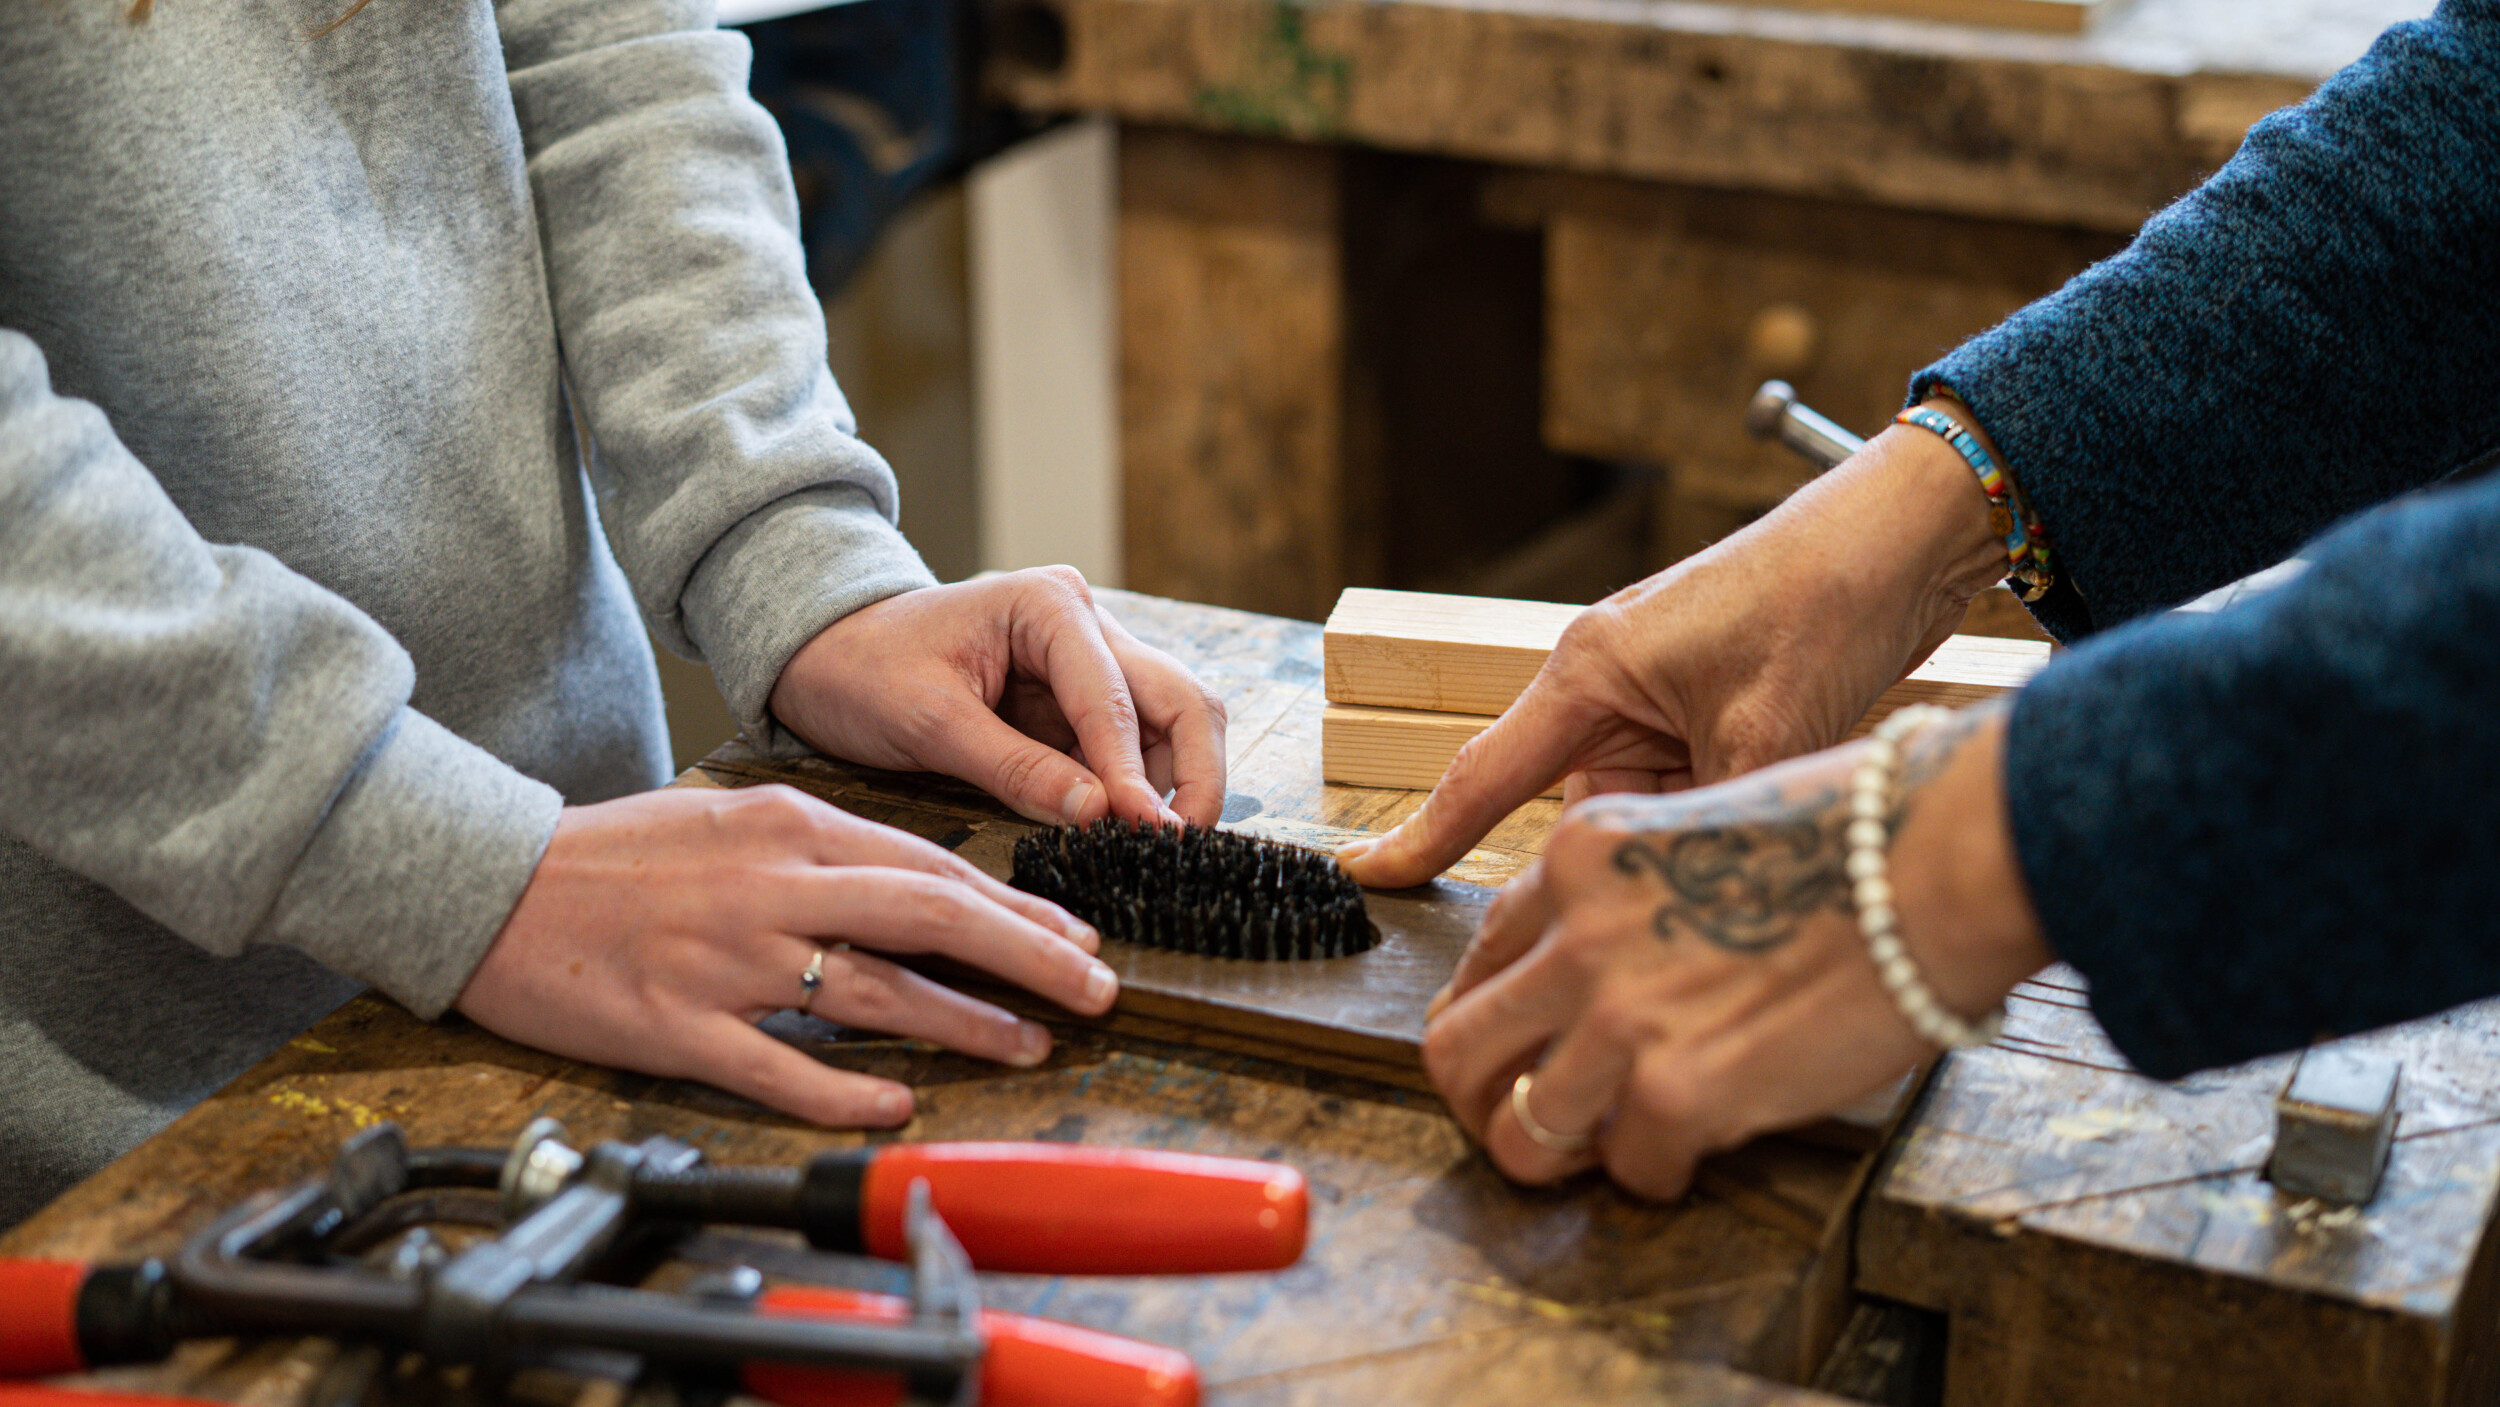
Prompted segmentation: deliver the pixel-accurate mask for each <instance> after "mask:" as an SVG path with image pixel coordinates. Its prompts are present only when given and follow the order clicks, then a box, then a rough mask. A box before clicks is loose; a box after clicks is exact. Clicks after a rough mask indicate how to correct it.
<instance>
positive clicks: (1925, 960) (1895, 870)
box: [1891, 708, 2056, 1015]
mask: <svg viewBox="0 0 2500 1407" xmlns="http://www.w3.org/2000/svg"><path fill="white" fill-rule="evenodd" d="M1964 720H1969V721H1967V722H1966V721H1964ZM2005 720H2006V710H2005V709H2003V708H1988V709H1986V710H1984V712H1979V713H1978V714H1977V715H1976V716H1975V717H1974V716H1973V715H1972V714H1965V715H1963V718H1962V719H1955V720H1949V721H1947V722H1945V723H1943V724H1939V725H1937V726H1936V727H1934V728H1932V729H1930V730H1929V731H1930V733H1931V735H1934V736H1930V737H1928V738H1923V739H1921V738H1914V739H1912V740H1911V745H1912V748H1913V750H1914V753H1923V754H1928V756H1927V757H1926V758H1924V759H1923V760H1918V761H1914V763H1913V766H1912V769H1911V772H1912V776H1911V781H1910V784H1909V790H1908V794H1907V796H1906V797H1905V800H1904V803H1903V816H1902V820H1901V823H1900V826H1899V828H1898V829H1897V830H1896V831H1895V833H1894V837H1893V842H1892V854H1891V869H1892V886H1893V892H1894V896H1895V898H1894V903H1895V906H1896V908H1897V909H1898V910H1899V913H1900V919H1901V932H1902V939H1903V942H1904V943H1906V944H1907V945H1908V947H1909V950H1910V952H1911V955H1912V956H1913V958H1914V959H1915V960H1916V961H1917V962H1918V964H1919V966H1920V968H1921V969H1922V970H1923V971H1924V972H1925V973H1926V974H1927V979H1928V981H1929V983H1930V985H1932V986H1933V987H1934V988H1935V990H1936V993H1937V995H1938V996H1939V997H1941V998H1942V999H1943V1001H1944V1002H1945V1004H1946V1005H1947V1006H1948V1007H1950V1008H1951V1009H1952V1010H1954V1011H1956V1012H1959V1013H1963V1014H1965V1015H1967V1014H1970V1013H1974V1012H1980V1011H1985V1010H1987V1009H1989V1008H1991V1007H1993V1006H1995V1005H1996V1003H1997V1002H1998V1001H1999V1000H2001V999H2002V998H2003V997H2004V995H2005V994H2006V992H2008V991H2010V990H2012V988H2013V986H2014V984H2015V983H2017V982H2019V981H2021V980H2022V979H2024V978H2025V977H2028V976H2030V975H2031V974H2032V973H2034V972H2037V971H2039V970H2040V969H2041V968H2043V967H2045V966H2047V965H2048V964H2049V963H2051V962H2053V961H2055V959H2056V955H2055V954H2054V953H2052V952H2050V951H2049V947H2048V942H2047V940H2046V938H2045V937H2044V936H2043V934H2042V932H2041V928H2040V920H2039V915H2038V914H2037V913H2036V912H2035V911H2034V909H2033V908H2032V903H2031V892H2030V889H2029V886H2028V885H2027V884H2026V883H2025V882H2024V879H2023V873H2022V864H2021V861H2020V859H2019V857H2018V856H2017V854H2016V852H2015V849H2014V834H2013V826H2012V822H2011V819H2010V817H2009V815H2008V813H2007V810H2006V806H2005V793H2004V784H2003V777H2004V753H2005ZM1939 754H1940V755H1939Z"/></svg>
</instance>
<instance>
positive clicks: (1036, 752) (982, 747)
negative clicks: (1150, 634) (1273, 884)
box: [772, 567, 1224, 826]
mask: <svg viewBox="0 0 2500 1407" xmlns="http://www.w3.org/2000/svg"><path fill="white" fill-rule="evenodd" d="M772 711H773V716H774V717H776V718H778V719H780V720H781V723H782V726H784V727H786V728H788V729H789V730H790V731H791V732H793V733H795V734H797V735H798V736H799V737H800V738H802V739H805V740H806V741H807V743H808V744H809V745H810V746H812V747H815V748H816V749H818V750H819V751H822V752H825V753H829V754H831V755H833V756H835V757H842V758H848V759H849V760H851V761H853V762H859V763H865V764H866V765H868V766H871V767H885V768H890V769H893V770H896V771H927V772H943V773H945V774H947V775H948V776H952V777H961V778H962V779H964V780H965V781H968V782H971V783H973V784H974V785H975V786H979V787H981V788H983V789H985V790H987V791H988V792H989V793H990V794H991V795H993V796H995V797H997V798H998V799H999V800H1001V801H1003V802H1005V803H1007V804H1008V805H1009V806H1012V807H1014V808H1015V809H1016V811H1017V812H1018V813H1019V814H1022V815H1024V816H1027V817H1030V818H1032V819H1034V820H1037V821H1044V822H1049V823H1052V824H1067V825H1082V824H1084V823H1086V822H1089V821H1093V820H1097V819H1099V818H1101V817H1102V816H1105V815H1116V816H1119V817H1121V818H1122V819H1124V820H1128V821H1136V822H1149V821H1151V822H1160V823H1165V824H1179V823H1181V822H1184V821H1186V822H1188V823H1190V824H1192V825H1200V826H1211V825H1214V824H1215V823H1216V821H1217V820H1218V819H1219V818H1220V817H1221V816H1222V815H1223V811H1224V705H1223V703H1222V702H1221V701H1220V700H1218V699H1217V698H1216V697H1215V695H1214V694H1212V693H1210V692H1209V691H1208V690H1207V687H1206V686H1205V685H1204V684H1201V683H1199V682H1198V680H1197V679H1196V678H1195V677H1194V676H1192V675H1191V674H1190V672H1189V671H1188V670H1186V669H1183V668H1182V667H1181V666H1180V664H1179V663H1178V662H1177V661H1175V660H1174V659H1173V658H1172V657H1171V656H1169V655H1167V654H1165V653H1163V652H1162V651H1161V650H1157V649H1153V648H1151V647H1149V646H1147V645H1144V644H1141V643H1139V641H1138V640H1137V638H1136V637H1135V636H1132V635H1130V634H1129V633H1128V631H1127V630H1125V629H1123V628H1122V627H1121V625H1120V623H1119V622H1118V621H1115V620H1113V619H1112V618H1111V616H1110V614H1109V613H1108V612H1106V611H1104V610H1103V609H1102V608H1101V607H1100V606H1097V605H1096V604H1095V603H1094V596H1093V592H1092V591H1091V590H1090V589H1089V588H1088V587H1087V586H1086V584H1085V578H1084V577H1083V576H1081V575H1079V574H1078V572H1077V570H1076V569H1075V568H1074V567H1037V568H1033V569H1031V570H1028V571H1021V572H1010V573H1007V574H1006V575H1003V576H996V577H984V578H981V579H978V580H974V581H965V582H957V583H955V584H954V585H951V586H933V587H929V588H926V589H924V590H920V591H910V592H905V593H904V594H903V595H900V596H895V597H890V598H888V599H886V600H883V601H880V602H878V603H877V604H875V605H873V606H867V607H864V608H862V609H860V610H857V611H854V612H852V613H851V614H850V615H847V616H845V617H843V618H842V619H841V620H838V621H836V622H834V623H833V624H832V625H829V626H827V627H826V628H825V629H824V630H823V631H821V632H819V633H818V634H817V635H816V637H815V638H814V639H812V640H810V641H808V642H807V644H805V645H804V646H802V647H800V649H799V652H798V654H797V655H795V656H793V657H792V658H791V660H790V663H789V664H788V665H786V666H785V667H784V668H783V669H782V671H781V678H780V680H779V681H778V682H777V683H775V684H774V686H773V693H772ZM1166 792H1169V793H1170V794H1171V797H1172V801H1171V805H1169V806H1168V807H1167V806H1166V805H1165V804H1164V802H1163V795H1164V793H1166Z"/></svg>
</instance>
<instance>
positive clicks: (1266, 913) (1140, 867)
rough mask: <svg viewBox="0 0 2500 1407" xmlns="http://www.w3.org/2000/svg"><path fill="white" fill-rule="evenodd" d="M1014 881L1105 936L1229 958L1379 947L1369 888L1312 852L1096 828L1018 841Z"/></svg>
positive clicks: (1225, 837)
mask: <svg viewBox="0 0 2500 1407" xmlns="http://www.w3.org/2000/svg"><path fill="white" fill-rule="evenodd" d="M1007 882H1008V883H1010V884H1012V885H1014V886H1015V887H1016V888H1018V889H1021V890H1024V891H1025V892H1026V893H1029V894H1037V895H1039V896H1041V897H1042V898H1045V899H1048V900H1050V901H1051V902H1052V903H1055V904H1057V905H1059V906H1060V907H1061V908H1063V909H1066V910H1067V911H1068V912H1069V913H1072V914H1074V915H1076V916H1077V917H1078V918H1081V919H1083V920H1085V921H1086V922H1087V923H1090V924H1092V925H1093V926H1094V927H1095V928H1096V929H1098V930H1100V931H1101V933H1102V936H1104V937H1105V938H1116V939H1118V940H1120V941H1121V942H1124V943H1143V944H1145V945H1147V946H1149V947H1156V948H1168V949H1171V950H1173V951H1175V952H1183V953H1204V954H1207V955H1209V956H1213V957H1230V958H1252V959H1273V958H1296V957H1303V958H1307V957H1331V958H1333V957H1351V956H1352V955H1354V954H1356V953H1359V952H1363V951H1364V950H1366V949H1368V948H1370V947H1371V946H1372V945H1374V944H1376V943H1378V942H1379V941H1380V930H1379V929H1377V928H1374V927H1373V926H1372V921H1371V915H1370V914H1369V913H1368V912H1366V911H1365V909H1364V908H1363V891H1362V888H1361V886H1359V885H1357V884H1356V883H1355V882H1354V881H1353V879H1352V878H1350V877H1348V876H1347V874H1346V873H1345V872H1344V871H1343V870H1340V869H1338V868H1337V862H1336V861H1335V860H1334V859H1333V858H1331V857H1329V856H1326V855H1322V854H1319V853H1317V852H1315V851H1310V850H1302V849H1297V848H1295V847H1294V846H1290V845H1279V844H1277V843H1276V842H1274V841H1268V840H1257V839H1253V838H1252V837H1250V836H1245V835H1234V834H1232V833H1231V832H1229V831H1215V830H1202V829H1199V828H1197V827H1195V826H1193V827H1191V828H1189V829H1188V830H1185V831H1181V830H1172V829H1169V828H1165V827H1159V826H1155V827H1149V826H1134V827H1133V826H1130V825H1128V824H1126V823H1125V822H1121V821H1115V820H1110V819H1108V818H1106V819H1104V820H1100V821H1096V822H1094V823H1093V824H1092V825H1090V826H1085V827H1081V828H1080V827H1075V826H1063V827H1061V828H1059V829H1057V830H1046V831H1035V832H1034V833H1032V834H1031V835H1028V836H1025V837H1024V838H1023V839H1021V840H1019V841H1017V842H1016V849H1015V873H1014V874H1013V876H1011V877H1010V878H1009V879H1008V881H1007Z"/></svg>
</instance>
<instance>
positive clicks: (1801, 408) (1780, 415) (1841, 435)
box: [1745, 381, 1866, 469]
mask: <svg viewBox="0 0 2500 1407" xmlns="http://www.w3.org/2000/svg"><path fill="white" fill-rule="evenodd" d="M1745 428H1746V429H1747V430H1748V431H1750V432H1752V434H1753V437H1754V438H1755V439H1758V440H1777V441H1779V442H1780V443H1781V444H1784V445H1786V446H1788V447H1789V448H1790V449H1793V450H1795V451H1796V452H1797V453H1799V454H1801V455H1804V456H1805V457H1806V458H1807V459H1810V460H1812V461H1814V463H1815V464H1817V465H1819V466H1820V467H1822V468H1825V469H1829V468H1831V467H1832V466H1833V465H1835V464H1838V463H1839V462H1840V461H1842V460H1844V459H1847V458H1848V457H1849V456H1851V455H1853V454H1856V453H1857V452H1858V451H1859V450H1860V449H1861V448H1863V447H1864V446H1865V444H1866V441H1864V440H1861V439H1859V438H1858V437H1857V436H1855V435H1852V434H1850V433H1849V432H1848V431H1846V430H1844V429H1842V428H1840V426H1839V424H1838V423H1837V422H1835V421H1833V420H1831V419H1829V418H1828V417H1826V416H1824V415H1822V414H1821V413H1819V412H1818V411H1816V410H1815V409H1814V408H1813V407H1812V406H1809V405H1806V404H1804V403H1802V402H1800V401H1799V400H1798V399H1797V388H1796V387H1794V386H1791V385H1789V384H1788V383H1787V382H1785V381H1765V382H1763V383H1762V386H1761V388H1760V389H1759V390H1756V391H1755V392H1754V393H1753V400H1752V401H1751V402H1750V403H1748V404H1747V405H1746V407H1745Z"/></svg>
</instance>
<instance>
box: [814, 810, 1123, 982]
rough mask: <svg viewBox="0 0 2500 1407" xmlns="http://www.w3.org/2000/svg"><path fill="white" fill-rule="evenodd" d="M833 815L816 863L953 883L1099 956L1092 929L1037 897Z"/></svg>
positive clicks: (965, 863)
mask: <svg viewBox="0 0 2500 1407" xmlns="http://www.w3.org/2000/svg"><path fill="white" fill-rule="evenodd" d="M828 809H830V808H828ZM834 814H835V815H836V816H838V817H840V820H839V821H836V822H835V823H834V824H835V825H836V826H837V827H838V829H837V831H836V832H835V834H834V836H833V843H832V844H830V845H827V846H825V847H823V848H822V849H821V850H819V852H818V853H817V854H816V855H815V856H814V859H815V860H816V862H817V863H818V864H824V865H885V866H889V867H891V868H894V869H904V870H919V871H920V872H922V873H923V874H933V875H937V876H940V877H941V878H945V879H952V880H957V881H960V882H962V883H964V884H967V885H970V886H971V887H972V888H973V889H975V890H977V891H978V892H979V893H980V894H981V896H982V897H983V898H985V899H988V900H990V901H991V902H992V903H995V904H997V905H999V906H1000V907H1001V908H1004V909H1006V910H1008V911H1009V912H1011V913H1014V914H1017V915H1019V916H1020V917H1023V918H1026V919H1029V920H1031V921H1032V922H1034V923H1038V924H1040V925H1041V926H1042V927H1044V928H1047V929H1049V930H1050V931H1051V932H1053V933H1055V934H1057V935H1059V936H1060V937H1062V938H1065V939H1066V940H1067V941H1069V942H1071V943H1073V944H1075V945H1076V946H1077V947H1079V948H1081V949H1083V950H1084V951H1086V952H1087V953H1099V952H1101V951H1102V935H1101V934H1100V933H1097V932H1095V931H1094V927H1093V925H1091V924H1089V923H1087V922H1085V921H1084V920H1083V919H1080V918H1078V917H1077V916H1076V915H1074V914H1072V913H1069V912H1068V911H1067V910H1066V909H1063V908H1061V907H1059V906H1058V905H1057V904H1054V903H1052V902H1050V901H1049V900H1048V899H1045V898H1042V897H1041V896H1040V895H1038V894H1027V893H1025V892H1024V891H1023V890H1021V889H1018V888H1015V887H1014V886H1013V885H1009V884H1005V883H1002V882H1001V881H999V880H995V879H992V878H990V876H988V875H987V874H984V873H982V871H981V869H980V867H979V866H977V865H974V864H973V863H972V862H971V861H970V860H967V859H965V858H964V857H963V856H961V855H958V854H956V853H955V852H953V851H951V850H949V849H947V848H946V847H945V846H943V845H940V844H938V843H937V842H935V841H933V840H923V839H921V838H920V837H919V836H916V835H913V834H912V833H911V832H909V831H901V830H896V829H895V828H894V827H892V826H881V825H878V824H877V823H876V822H874V821H863V820H861V819H860V818H858V817H856V816H852V815H850V814H849V813H847V812H841V811H836V812H834ZM842 822H848V823H849V824H847V825H844V824H842Z"/></svg>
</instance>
